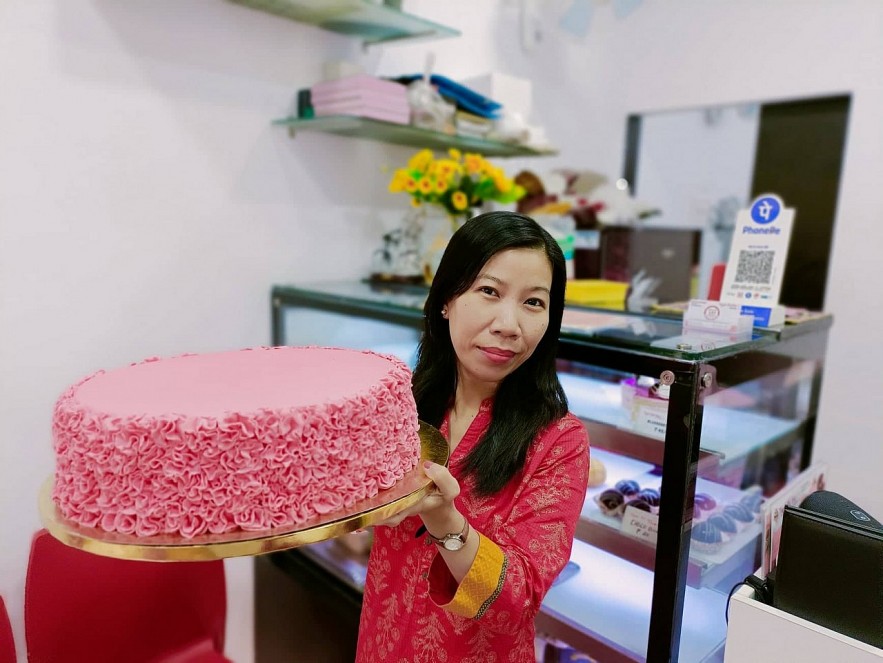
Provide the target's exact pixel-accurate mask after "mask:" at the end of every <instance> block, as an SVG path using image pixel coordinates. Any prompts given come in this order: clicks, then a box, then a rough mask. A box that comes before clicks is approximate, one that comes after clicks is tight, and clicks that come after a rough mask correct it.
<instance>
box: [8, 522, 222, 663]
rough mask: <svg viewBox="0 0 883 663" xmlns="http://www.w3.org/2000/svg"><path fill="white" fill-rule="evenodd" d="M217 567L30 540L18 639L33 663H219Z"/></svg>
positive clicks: (42, 534)
mask: <svg viewBox="0 0 883 663" xmlns="http://www.w3.org/2000/svg"><path fill="white" fill-rule="evenodd" d="M226 613H227V598H226V587H225V585H224V565H223V562H222V561H220V560H217V561H211V562H179V563H168V562H167V563H159V562H135V561H130V560H122V559H113V558H110V557H102V556H99V555H93V554H91V553H87V552H83V551H82V550H79V549H77V548H72V547H69V546H67V545H65V544H63V543H61V542H59V541H58V540H56V539H55V538H53V537H52V536H50V534H49V533H48V532H47V531H46V530H40V531H39V532H37V534H36V535H35V536H34V539H33V541H32V542H31V556H30V559H29V561H28V574H27V580H26V582H25V640H26V642H27V648H28V660H29V661H31V662H32V663H56V662H58V663H62V662H64V663H78V662H80V661H90V663H103V662H105V661H106V662H107V663H120V662H121V661H126V662H127V663H221V662H223V661H226V662H227V663H229V659H227V658H225V657H224V656H223V654H222V652H223V651H224V627H225V619H226Z"/></svg>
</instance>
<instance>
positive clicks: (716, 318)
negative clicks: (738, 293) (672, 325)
mask: <svg viewBox="0 0 883 663" xmlns="http://www.w3.org/2000/svg"><path fill="white" fill-rule="evenodd" d="M753 322H754V318H752V316H750V315H742V307H741V306H740V305H739V304H728V303H725V302H713V301H708V300H705V299H691V300H690V301H689V303H688V305H687V310H686V311H684V323H683V331H684V333H685V334H686V333H689V332H712V333H715V334H747V335H748V336H749V338H750V336H751V326H752V323H753Z"/></svg>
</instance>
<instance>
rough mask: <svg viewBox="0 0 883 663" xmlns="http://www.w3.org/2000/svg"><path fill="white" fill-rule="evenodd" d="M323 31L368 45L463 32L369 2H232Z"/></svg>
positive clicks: (315, 0) (273, 0)
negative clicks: (353, 38)
mask: <svg viewBox="0 0 883 663" xmlns="http://www.w3.org/2000/svg"><path fill="white" fill-rule="evenodd" d="M230 1H231V2H235V3H236V4H239V5H245V6H246V7H251V8H253V9H259V10H261V11H265V12H268V13H270V14H275V15H277V16H281V17H283V18H287V19H291V20H294V21H298V22H299V23H307V24H309V25H315V26H317V27H319V28H322V29H323V30H329V31H331V32H336V33H339V34H344V35H350V36H352V37H359V38H361V39H362V41H363V43H364V44H366V45H371V44H385V43H390V42H395V41H403V40H412V39H420V40H425V39H439V38H443V37H458V36H460V31H459V30H455V29H454V28H450V27H447V26H444V25H440V24H438V23H434V22H433V21H427V20H426V19H424V18H420V17H418V16H414V15H413V14H408V13H405V12H403V11H401V10H399V9H397V8H395V7H394V6H391V5H390V4H389V3H385V4H379V3H377V2H371V1H370V0H230Z"/></svg>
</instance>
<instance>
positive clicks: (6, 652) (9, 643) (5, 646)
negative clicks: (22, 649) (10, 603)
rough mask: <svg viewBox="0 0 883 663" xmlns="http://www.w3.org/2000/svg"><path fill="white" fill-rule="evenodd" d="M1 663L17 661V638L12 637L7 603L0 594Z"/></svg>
mask: <svg viewBox="0 0 883 663" xmlns="http://www.w3.org/2000/svg"><path fill="white" fill-rule="evenodd" d="M0 663H15V639H14V638H13V637H12V625H11V624H10V623H9V615H8V614H7V613H6V604H5V603H3V597H2V596H0Z"/></svg>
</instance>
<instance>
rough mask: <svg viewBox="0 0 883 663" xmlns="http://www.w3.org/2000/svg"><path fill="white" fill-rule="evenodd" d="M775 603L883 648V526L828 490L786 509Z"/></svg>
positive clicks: (773, 586)
mask: <svg viewBox="0 0 883 663" xmlns="http://www.w3.org/2000/svg"><path fill="white" fill-rule="evenodd" d="M772 602H773V605H774V606H775V607H776V608H779V609H780V610H784V611H786V612H790V613H791V614H793V615H797V616H798V617H802V618H803V619H806V620H808V621H811V622H814V623H816V624H819V625H821V626H825V627H827V628H830V629H831V630H834V631H837V632H838V633H842V634H844V635H847V636H849V637H852V638H855V639H856V640H860V641H862V642H866V643H868V644H870V645H873V646H875V647H880V648H883V525H881V524H880V523H879V522H878V521H877V520H875V519H874V518H872V517H871V516H870V515H869V514H868V513H867V512H866V511H865V510H864V509H862V508H861V507H859V506H858V505H856V504H854V503H853V502H851V501H849V500H848V499H846V498H845V497H843V496H842V495H839V494H837V493H834V492H830V491H825V490H820V491H816V492H814V493H812V494H811V495H809V496H807V497H806V498H805V499H804V500H803V502H801V504H800V506H799V507H792V506H786V507H785V510H784V515H783V518H782V537H781V541H780V543H779V555H778V559H777V562H776V571H775V578H774V580H773V583H772Z"/></svg>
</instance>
